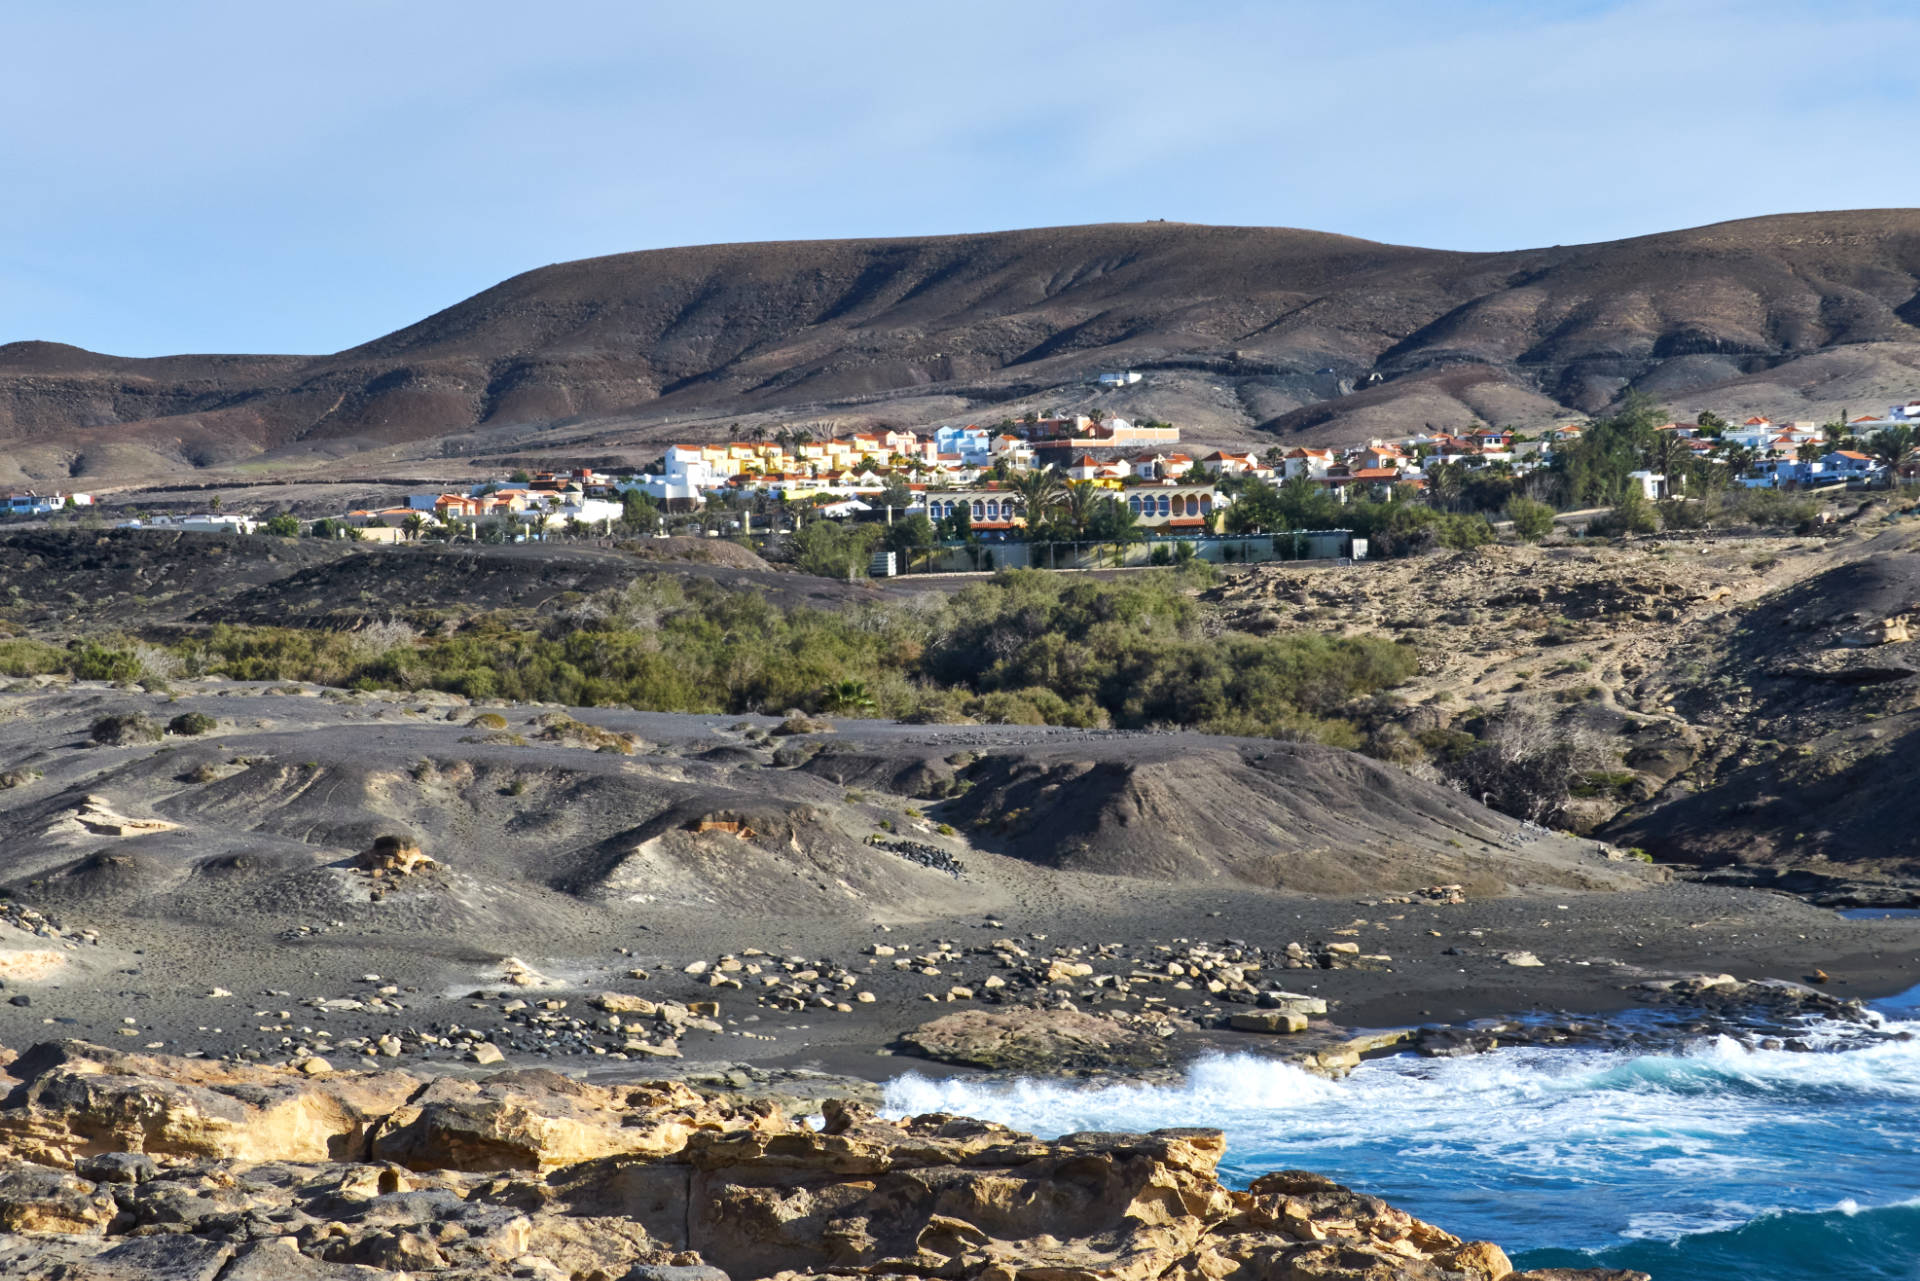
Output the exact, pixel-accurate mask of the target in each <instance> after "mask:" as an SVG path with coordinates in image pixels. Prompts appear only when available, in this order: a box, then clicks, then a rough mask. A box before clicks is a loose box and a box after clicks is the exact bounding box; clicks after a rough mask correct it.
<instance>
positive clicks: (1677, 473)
mask: <svg viewBox="0 0 1920 1281" xmlns="http://www.w3.org/2000/svg"><path fill="white" fill-rule="evenodd" d="M1648 453H1649V454H1650V455H1651V460H1652V462H1653V469H1654V470H1655V471H1657V472H1659V473H1660V474H1661V475H1662V476H1665V477H1666V478H1667V483H1668V488H1669V490H1670V491H1677V490H1679V488H1680V486H1679V485H1677V484H1674V483H1673V482H1674V481H1676V480H1678V479H1681V478H1682V477H1683V476H1684V474H1685V471H1686V461H1687V458H1688V456H1689V450H1688V448H1687V442H1686V441H1684V440H1682V439H1680V433H1679V432H1677V431H1663V432H1660V433H1658V434H1657V435H1656V436H1655V437H1654V441H1653V448H1652V449H1650V450H1649V451H1648Z"/></svg>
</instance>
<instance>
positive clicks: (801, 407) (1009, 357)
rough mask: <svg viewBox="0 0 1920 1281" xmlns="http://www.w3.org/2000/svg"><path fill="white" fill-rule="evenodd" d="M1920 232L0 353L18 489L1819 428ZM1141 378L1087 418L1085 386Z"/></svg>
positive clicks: (1880, 371)
mask: <svg viewBox="0 0 1920 1281" xmlns="http://www.w3.org/2000/svg"><path fill="white" fill-rule="evenodd" d="M1915 322H1920V211H1912V210H1883V211H1867V212H1852V213H1832V214H1794V215H1784V216H1779V217H1773V218H1762V219H1754V220H1749V221H1744V222H1735V223H1725V224H1720V225H1716V226H1711V227H1704V228H1697V229H1694V230H1690V231H1679V232H1672V233H1666V234H1662V235H1655V236H1646V237H1640V238H1636V239H1631V240H1623V241H1616V242H1610V243H1605V244H1596V245H1581V246H1565V247H1563V246H1555V247H1552V248H1547V249H1533V250H1521V251H1515V252H1509V253H1471V254H1470V253H1451V252H1442V251H1437V250H1426V249H1416V248H1405V247H1399V246H1391V245H1382V244H1375V243H1372V242H1368V241H1362V240H1355V239H1351V238H1347V237H1341V236H1334V235H1326V234H1322V233H1317V232H1308V231H1297V230H1291V229H1283V228H1259V227H1205V226H1192V225H1184V224H1175V223H1148V224H1126V225H1101V226H1088V227H1060V228H1045V229H1038V230H1029V231H1014V232H999V233H992V234H983V235H966V236H939V237H926V238H918V239H903V240H847V241H819V242H791V243H770V244H751V245H714V246H702V247H696V248H683V249H666V250H654V251H648V252H644V253H633V254H622V255H617V256H614V257H608V258H598V259H589V260H584V261H580V262H573V263H564V264H560V265H557V266H551V267H544V268H541V269H539V270H536V271H531V272H528V273H526V274H524V275H521V276H517V277H514V278H513V279H511V280H508V281H505V282H504V283H502V284H500V285H497V286H495V287H494V288H492V289H489V290H487V291H485V292H483V293H481V294H478V295H476V296H475V297H473V298H470V299H468V300H466V301H464V302H462V303H459V304H457V305H455V306H453V307H450V308H448V309H447V310H445V311H443V312H440V313H438V314H437V315H434V316H431V317H428V318H427V319H425V320H422V321H421V322H419V323H418V324H416V325H413V326H411V327H409V328H406V329H403V330H400V331H399V332H397V333H393V334H389V335H387V336H386V337H384V338H380V339H377V340H375V341H373V342H370V343H367V344H366V345H364V346H361V347H356V348H353V349H351V350H348V351H344V352H340V353H337V354H334V355H330V356H320V357H311V358H309V357H292V356H266V357H254V356H179V357H168V358H164V359H152V360H127V359H119V358H114V357H108V356H98V355H94V354H92V353H88V352H83V351H79V350H77V349H75V348H70V347H62V346H58V345H54V344H47V343H15V344H12V345H9V346H0V449H4V450H5V451H6V452H7V453H8V454H9V455H10V456H11V468H10V469H11V470H16V471H17V473H18V474H16V475H11V476H9V475H7V474H6V473H5V472H4V471H0V481H8V480H12V481H17V480H21V479H29V478H31V479H52V478H65V477H68V476H83V477H84V476H94V477H115V476H133V475H140V474H153V473H156V472H164V471H168V470H179V469H184V468H195V467H215V468H217V467H219V466H221V465H223V464H227V463H231V462H235V461H238V460H241V459H244V458H251V457H256V456H261V455H264V456H265V457H266V458H268V459H271V460H276V461H280V462H284V463H286V464H288V465H293V464H296V463H299V462H301V461H311V460H314V459H320V458H344V457H352V456H355V455H358V454H362V453H364V452H366V451H368V450H371V449H374V448H379V449H381V450H382V451H383V456H387V455H388V452H389V451H391V453H392V455H393V456H399V455H406V456H412V457H427V456H430V457H442V456H447V455H454V456H459V455H482V456H484V455H488V454H495V455H497V454H498V453H499V452H500V451H501V450H503V449H510V448H537V447H540V446H542V445H546V446H552V447H556V448H558V447H563V446H564V447H566V448H571V449H578V448H580V447H583V446H599V447H603V448H619V449H626V450H629V451H631V452H632V454H633V455H634V456H635V457H636V458H639V457H646V456H651V453H652V452H655V451H656V450H657V444H658V442H659V441H660V440H663V439H665V438H667V437H668V436H671V435H675V434H703V433H705V434H712V433H717V432H722V431H724V430H725V427H726V424H727V423H728V422H729V421H735V420H747V421H753V420H754V419H755V416H757V415H759V416H772V415H783V416H787V417H801V418H806V417H812V418H818V419H823V420H828V421H833V422H837V423H841V424H845V425H849V426H851V425H855V424H858V423H863V422H871V421H876V420H885V421H893V422H905V423H919V422H926V421H930V420H933V419H938V418H961V417H986V416H989V415H994V416H997V415H1000V414H1003V413H1010V412H1014V411H1017V410H1020V409H1025V408H1041V407H1047V406H1057V407H1060V408H1071V407H1075V406H1079V407H1085V406H1089V405H1092V404H1100V405H1102V406H1103V407H1106V408H1109V409H1111V410H1113V411H1115V412H1119V413H1123V414H1130V415H1133V416H1136V417H1145V416H1152V417H1165V418H1171V419H1175V420H1178V421H1180V422H1182V423H1184V424H1190V425H1191V426H1192V427H1193V428H1194V429H1195V434H1196V435H1198V436H1199V437H1201V438H1203V439H1206V438H1212V439H1218V440H1223V441H1225V440H1241V441H1253V440H1258V439H1262V438H1265V437H1276V438H1280V439H1289V438H1298V439H1314V440H1322V439H1339V438H1351V437H1355V436H1364V435H1366V434H1369V433H1373V432H1379V431H1405V430H1409V429H1418V428H1419V427H1421V426H1422V425H1423V424H1425V423H1432V424H1434V425H1436V426H1461V425H1464V424H1465V423H1466V422H1467V421H1470V420H1472V419H1476V418H1477V419H1480V420H1483V421H1484V420H1496V421H1501V422H1521V423H1539V422H1544V421H1547V420H1549V419H1551V418H1554V417H1559V416H1564V415H1566V414H1569V413H1573V412H1584V411H1590V410H1594V409H1598V408H1600V407H1602V406H1604V405H1605V404H1607V403H1608V402H1609V401H1611V400H1612V399H1613V398H1614V397H1615V396H1616V395H1617V394H1619V392H1620V391H1621V390H1622V389H1624V388H1625V387H1626V386H1627V385H1629V384H1630V383H1631V384H1634V385H1638V386H1641V387H1644V388H1646V389H1647V390H1649V391H1651V392H1652V393H1654V394H1655V395H1657V396H1660V397H1662V398H1664V399H1666V400H1668V401H1669V402H1670V403H1672V404H1673V405H1674V407H1675V408H1676V409H1677V410H1681V411H1688V410H1691V409H1692V408H1695V407H1696V406H1707V405H1712V406H1715V407H1717V408H1719V409H1721V410H1722V411H1723V412H1728V411H1732V412H1745V411H1747V410H1750V409H1758V410H1763V411H1766V412H1770V413H1774V414H1786V415H1794V416H1811V415H1815V414H1822V413H1827V412H1831V410H1833V409H1834V408H1837V407H1839V406H1842V405H1849V406H1852V407H1857V408H1873V407H1875V406H1877V405H1878V404H1880V403H1881V402H1882V401H1883V400H1886V399H1891V398H1894V397H1899V396H1905V395H1908V394H1910V393H1911V392H1912V390H1913V384H1914V382H1915V381H1916V379H1915V377H1914V373H1913V368H1914V365H1915V364H1916V362H1920V330H1916V328H1915ZM1123 366H1131V367H1133V368H1135V369H1138V370H1141V371H1142V372H1143V373H1145V374H1146V375H1147V377H1146V380H1145V381H1144V382H1142V383H1140V384H1138V385H1136V386H1134V387H1130V388H1127V389H1124V390H1121V391H1114V392H1105V393H1097V392H1095V391H1093V390H1092V389H1091V388H1090V387H1089V386H1088V385H1087V384H1088V380H1089V377H1090V375H1092V374H1093V373H1095V372H1097V371H1099V370H1103V369H1111V368H1115V367H1123Z"/></svg>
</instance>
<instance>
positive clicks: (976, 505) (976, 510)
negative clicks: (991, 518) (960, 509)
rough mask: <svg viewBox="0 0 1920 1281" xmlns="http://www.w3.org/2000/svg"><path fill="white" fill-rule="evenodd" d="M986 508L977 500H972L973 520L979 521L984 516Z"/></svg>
mask: <svg viewBox="0 0 1920 1281" xmlns="http://www.w3.org/2000/svg"><path fill="white" fill-rule="evenodd" d="M986 512H987V509H986V506H985V504H983V503H982V502H981V501H980V500H979V499H978V498H976V499H974V500H973V518H974V519H975V520H981V519H983V518H984V517H985V516H986Z"/></svg>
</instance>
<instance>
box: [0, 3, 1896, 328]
mask: <svg viewBox="0 0 1920 1281" xmlns="http://www.w3.org/2000/svg"><path fill="white" fill-rule="evenodd" d="M1915 66H1920V6H1916V5H1913V4H1911V3H1882V2H1879V0H1826V2H1825V3H1817V4H1816V3H1783V2H1779V0H1725V2H1717V0H1693V2H1690V3H1682V2H1679V0H1623V2H1621V3H1599V2H1597V0H1593V2H1581V0H1570V2H1566V3H1517V2H1506V0H1477V2H1476V0H1446V2H1442V3H1435V2H1434V0H1375V2H1369V0H1349V2H1348V3H1344V4H1328V3H1326V2H1325V0H1318V2H1316V3H1304V4H1295V3H1285V2H1275V3H1242V2H1235V0H1221V2H1215V3H1203V2H1201V0H1187V2H1186V3H1175V2H1174V0H1167V2H1165V3H1158V4H1146V3H1133V2H1131V0H1113V2H1110V3H1103V4H1097V5H1096V4H1075V3H1052V4H1050V3H1047V2H1046V0H1024V2H1020V3H1008V2H1006V0H971V2H970V3H967V4H964V5H943V6H932V5H903V4H898V3H891V4H877V3H876V4H832V3H825V4H813V5H796V4H792V3H763V2H761V0H742V2H740V3H725V2H720V3H711V2H710V3H705V4H687V3H660V4H647V3H596V2H569V0H548V2H547V3H544V4H540V5H531V4H527V3H524V0H521V2H520V3H511V4H509V3H498V2H496V0H459V2H458V3H446V2H442V0H324V2H323V0H306V2H305V3H299V2H296V3H291V4H261V3H259V2H258V0H250V2H247V3H197V2H195V0H172V2H171V3H167V4H154V3H150V2H141V0H119V2H115V0H73V2H72V3H57V2H56V0H20V2H18V3H13V4H9V5H7V7H6V10H5V13H4V15H0V342H6V341H11V340H14V339H25V338H43V339H49V340H53V341H59V342H69V343H74V344H76V345H79V346H84V347H91V348H93V349H95V350H102V351H110V352H114V353H118V354H122V355H160V354H165V353H169V352H184V351H274V352H322V351H332V350H337V349H339V348H342V347H347V346H351V345H353V344H355V343H359V342H363V341H366V340H369V339H371V338H374V337H376V336H378V335H380V334H382V333H384V332H387V331H389V330H392V329H395V328H398V327H399V326H401V325H404V324H407V323H409V322H411V321H413V320H416V319H418V318H420V317H421V316H424V315H427V314H429V313H431V312H433V311H436V310H438V309H440V308H441V307H444V306H448V305H450V304H452V303H454V302H456V301H458V300H459V299H461V298H463V297H465V296H467V295H468V294H471V293H473V292H475V291H477V290H480V289H483V288H485V287H486V286H488V285H490V284H493V283H495V282H496V281H498V280H500V279H503V278H505V277H507V276H510V275H513V274H515V273H517V272H520V271H524V270H527V269H530V268H533V267H537V266H540V265H542V264H545V263H550V262H558V261H564V260H567V259H572V258H582V257H589V256H593V255H597V254H606V253H618V252H623V251H626V250H632V249H646V248H654V247H659V246H664V245H676V244H695V243H705V242H713V241H733V240H769V239H805V238H814V237H834V236H873V235H918V234H926V233H936V232H962V231H982V230H992V229H998V228H1006V227H1025V226H1045V225H1052V224H1059V223H1082V222H1104V221H1119V220H1139V219H1150V218H1168V219H1174V220H1183V221H1192V222H1210V223H1248V224H1263V225H1280V226H1297V227H1311V228H1315V229H1319V230H1325V231H1338V232H1344V233H1347V234H1351V235H1358V236H1366V237H1369V238H1373V239H1379V240H1389V241H1396V242H1400V243H1407V244H1423V245H1432V246H1438V247H1443V248H1459V249H1506V248H1521V247H1526V246H1532V245H1542V244H1556V243H1561V244H1570V243H1577V242H1582V241H1590V240H1604V239H1611V238H1614V237H1618V236H1626V235H1635V234H1641V233H1646V232H1652V231H1660V230H1668V229H1672V228H1676V227H1685V226H1692V225H1697V224H1700V223H1706V222H1714V221H1718V220H1721V219H1726V218H1739V217H1747V216H1751V215H1756V214H1764V213H1777V212H1786V211H1795V210H1806V209H1835V208H1864V207H1885V206H1905V205H1920V166H1916V165H1915V164H1914V163H1913V157H1914V146H1915V139H1916V137H1920V107H1917V104H1916V93H1917V92H1920V91H1916V88H1915V87H1914V78H1913V75H1912V69H1913V68H1914V67H1915Z"/></svg>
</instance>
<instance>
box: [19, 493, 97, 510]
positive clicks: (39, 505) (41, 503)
mask: <svg viewBox="0 0 1920 1281" xmlns="http://www.w3.org/2000/svg"><path fill="white" fill-rule="evenodd" d="M69 504H71V505H73V506H75V507H91V506H93V495H92V494H59V493H54V494H36V493H34V492H33V491H32V490H28V491H27V492H26V493H24V494H9V495H8V496H7V506H6V514H7V515H9V516H47V515H51V514H52V513H54V512H57V511H63V510H65V509H66V507H67V506H68V505H69Z"/></svg>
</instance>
